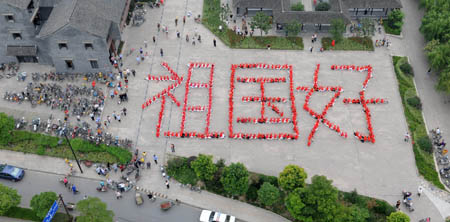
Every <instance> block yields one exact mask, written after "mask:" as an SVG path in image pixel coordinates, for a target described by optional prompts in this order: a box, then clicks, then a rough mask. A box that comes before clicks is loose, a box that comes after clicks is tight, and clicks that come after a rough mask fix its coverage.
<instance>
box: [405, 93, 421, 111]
mask: <svg viewBox="0 0 450 222" xmlns="http://www.w3.org/2000/svg"><path fill="white" fill-rule="evenodd" d="M406 102H408V104H409V105H410V106H412V107H414V108H416V109H418V110H422V102H421V101H420V98H419V97H418V96H413V97H411V98H408V99H406Z"/></svg>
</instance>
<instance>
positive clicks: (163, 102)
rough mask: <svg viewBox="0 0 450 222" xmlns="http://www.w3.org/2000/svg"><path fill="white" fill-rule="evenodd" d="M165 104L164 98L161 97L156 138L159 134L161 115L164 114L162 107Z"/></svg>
mask: <svg viewBox="0 0 450 222" xmlns="http://www.w3.org/2000/svg"><path fill="white" fill-rule="evenodd" d="M165 104H166V97H165V96H163V97H162V99H161V110H159V116H158V124H157V125H156V137H157V138H158V137H159V134H160V132H161V123H162V118H163V114H164V107H165Z"/></svg>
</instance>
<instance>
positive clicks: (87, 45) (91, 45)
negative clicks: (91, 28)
mask: <svg viewBox="0 0 450 222" xmlns="http://www.w3.org/2000/svg"><path fill="white" fill-rule="evenodd" d="M84 48H85V49H86V50H88V49H92V50H94V45H93V44H92V43H84Z"/></svg>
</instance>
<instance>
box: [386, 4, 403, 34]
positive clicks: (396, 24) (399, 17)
mask: <svg viewBox="0 0 450 222" xmlns="http://www.w3.org/2000/svg"><path fill="white" fill-rule="evenodd" d="M404 16H405V15H404V14H403V12H402V11H400V10H399V9H396V10H393V11H391V12H389V14H388V19H387V24H388V26H389V27H391V28H393V29H400V30H401V29H402V25H403V17H404Z"/></svg>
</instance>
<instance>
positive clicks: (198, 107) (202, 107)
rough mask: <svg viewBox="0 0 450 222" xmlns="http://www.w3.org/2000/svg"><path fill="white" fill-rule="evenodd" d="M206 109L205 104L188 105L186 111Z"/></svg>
mask: <svg viewBox="0 0 450 222" xmlns="http://www.w3.org/2000/svg"><path fill="white" fill-rule="evenodd" d="M205 110H206V106H188V107H187V111H190V112H203V111H205Z"/></svg>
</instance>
